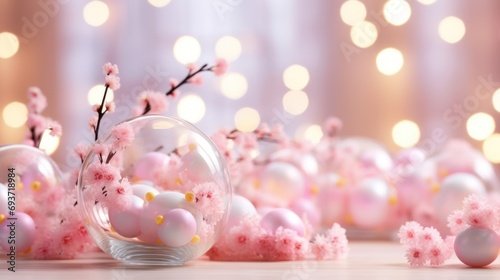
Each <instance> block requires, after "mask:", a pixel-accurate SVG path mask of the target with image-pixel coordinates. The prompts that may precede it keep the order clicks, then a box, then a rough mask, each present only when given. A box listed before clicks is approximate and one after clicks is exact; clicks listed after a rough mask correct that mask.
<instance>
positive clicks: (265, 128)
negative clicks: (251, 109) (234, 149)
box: [256, 122, 271, 139]
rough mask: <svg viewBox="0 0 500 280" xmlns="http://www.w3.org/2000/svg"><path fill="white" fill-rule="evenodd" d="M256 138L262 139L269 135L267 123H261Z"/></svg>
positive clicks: (269, 129)
mask: <svg viewBox="0 0 500 280" xmlns="http://www.w3.org/2000/svg"><path fill="white" fill-rule="evenodd" d="M256 133H257V138H259V139H260V138H264V137H265V136H266V135H269V134H271V128H270V127H269V125H268V124H267V123H264V122H263V123H261V124H260V125H259V128H257V131H256Z"/></svg>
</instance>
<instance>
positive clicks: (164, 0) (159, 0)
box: [148, 0, 172, 8]
mask: <svg viewBox="0 0 500 280" xmlns="http://www.w3.org/2000/svg"><path fill="white" fill-rule="evenodd" d="M170 1H172V0H148V2H149V4H151V5H153V6H155V7H157V8H161V7H165V6H167V5H168V3H170Z"/></svg>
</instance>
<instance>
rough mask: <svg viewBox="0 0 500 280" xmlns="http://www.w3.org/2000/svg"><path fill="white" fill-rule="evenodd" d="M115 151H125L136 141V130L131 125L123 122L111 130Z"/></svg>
mask: <svg viewBox="0 0 500 280" xmlns="http://www.w3.org/2000/svg"><path fill="white" fill-rule="evenodd" d="M111 136H112V137H113V143H112V147H113V150H123V149H125V148H127V147H128V146H130V145H131V144H132V142H133V141H134V130H133V128H132V126H131V125H130V124H129V123H126V122H123V123H121V124H118V125H116V126H115V127H113V128H112V129H111Z"/></svg>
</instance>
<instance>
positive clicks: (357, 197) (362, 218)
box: [349, 178, 389, 229]
mask: <svg viewBox="0 0 500 280" xmlns="http://www.w3.org/2000/svg"><path fill="white" fill-rule="evenodd" d="M349 212H350V214H351V216H352V219H353V222H354V224H355V225H357V226H358V227H360V228H365V229H373V228H376V227H379V226H381V225H383V223H384V222H385V221H387V220H388V214H389V186H388V185H387V183H386V182H385V181H384V180H382V179H378V178H370V179H365V180H363V181H362V182H361V183H360V184H359V185H358V186H356V187H355V189H354V190H353V192H352V194H351V197H350V203H349Z"/></svg>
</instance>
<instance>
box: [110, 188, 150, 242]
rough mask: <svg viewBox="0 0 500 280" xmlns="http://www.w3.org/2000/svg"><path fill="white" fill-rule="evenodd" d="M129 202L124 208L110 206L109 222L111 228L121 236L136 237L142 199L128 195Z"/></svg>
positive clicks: (138, 229) (139, 229)
mask: <svg viewBox="0 0 500 280" xmlns="http://www.w3.org/2000/svg"><path fill="white" fill-rule="evenodd" d="M130 200H131V201H130V203H129V204H128V205H127V206H126V207H125V209H115V208H110V209H109V210H108V215H109V222H110V223H111V226H112V227H113V229H114V230H115V231H116V232H117V233H118V234H119V235H121V236H123V237H129V238H133V237H137V236H138V235H139V234H141V227H140V226H139V222H140V219H141V211H142V208H143V207H142V206H143V204H144V201H143V200H142V199H140V198H139V197H137V196H135V195H130Z"/></svg>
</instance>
